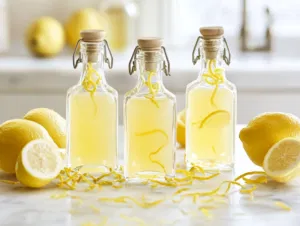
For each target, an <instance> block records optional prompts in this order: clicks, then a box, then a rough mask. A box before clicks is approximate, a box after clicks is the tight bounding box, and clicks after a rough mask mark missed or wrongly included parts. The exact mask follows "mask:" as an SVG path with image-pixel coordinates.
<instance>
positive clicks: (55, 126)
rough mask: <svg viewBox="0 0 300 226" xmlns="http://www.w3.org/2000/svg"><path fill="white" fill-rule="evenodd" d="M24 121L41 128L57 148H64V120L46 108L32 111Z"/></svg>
mask: <svg viewBox="0 0 300 226" xmlns="http://www.w3.org/2000/svg"><path fill="white" fill-rule="evenodd" d="M24 119H27V120H30V121H34V122H36V123H38V124H40V125H41V126H43V127H44V128H45V129H46V130H47V131H48V133H49V135H50V136H51V137H52V139H53V141H54V142H55V143H56V144H57V146H58V147H59V148H66V120H65V119H64V118H63V117H62V116H60V115H59V114H58V113H57V112H55V111H53V110H51V109H48V108H36V109H32V110H30V111H29V112H27V114H26V115H25V116H24Z"/></svg>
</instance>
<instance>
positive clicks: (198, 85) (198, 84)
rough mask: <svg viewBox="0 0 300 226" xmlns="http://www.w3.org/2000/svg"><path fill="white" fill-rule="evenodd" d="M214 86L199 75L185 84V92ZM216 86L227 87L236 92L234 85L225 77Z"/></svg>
mask: <svg viewBox="0 0 300 226" xmlns="http://www.w3.org/2000/svg"><path fill="white" fill-rule="evenodd" d="M214 87H215V86H214V85H211V84H208V83H207V82H206V81H205V80H204V79H203V78H202V77H201V75H200V76H199V77H198V78H197V79H196V80H194V81H192V82H191V83H189V84H188V85H187V88H186V92H187V93H189V92H190V91H192V90H195V89H213V88H214ZM218 88H219V89H227V90H230V91H231V92H232V93H236V86H235V85H234V84H233V83H232V82H230V81H229V80H227V79H225V81H224V82H223V83H221V84H219V85H218Z"/></svg>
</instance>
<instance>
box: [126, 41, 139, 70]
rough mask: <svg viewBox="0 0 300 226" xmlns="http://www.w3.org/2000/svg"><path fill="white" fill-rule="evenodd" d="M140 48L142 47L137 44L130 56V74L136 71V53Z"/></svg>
mask: <svg viewBox="0 0 300 226" xmlns="http://www.w3.org/2000/svg"><path fill="white" fill-rule="evenodd" d="M139 50H140V47H139V46H136V47H135V48H134V50H133V53H132V55H131V57H130V60H129V64H128V72H129V74H130V75H132V74H133V73H134V72H135V71H136V54H137V53H138V52H139Z"/></svg>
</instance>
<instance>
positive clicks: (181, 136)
mask: <svg viewBox="0 0 300 226" xmlns="http://www.w3.org/2000/svg"><path fill="white" fill-rule="evenodd" d="M177 142H178V143H179V144H180V146H182V147H185V110H183V111H181V112H179V113H178V116H177Z"/></svg>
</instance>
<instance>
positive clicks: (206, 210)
mask: <svg viewBox="0 0 300 226" xmlns="http://www.w3.org/2000/svg"><path fill="white" fill-rule="evenodd" d="M199 210H200V211H201V212H202V213H203V215H204V216H206V217H207V218H212V214H211V213H210V211H209V210H208V209H207V208H204V207H200V208H199Z"/></svg>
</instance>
